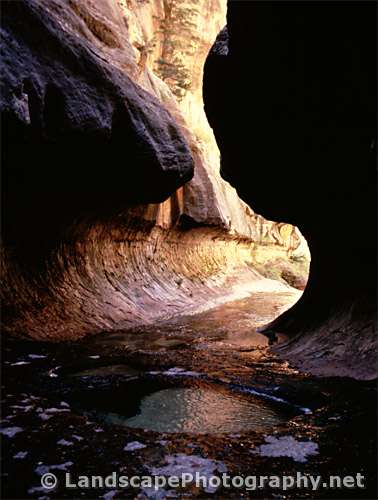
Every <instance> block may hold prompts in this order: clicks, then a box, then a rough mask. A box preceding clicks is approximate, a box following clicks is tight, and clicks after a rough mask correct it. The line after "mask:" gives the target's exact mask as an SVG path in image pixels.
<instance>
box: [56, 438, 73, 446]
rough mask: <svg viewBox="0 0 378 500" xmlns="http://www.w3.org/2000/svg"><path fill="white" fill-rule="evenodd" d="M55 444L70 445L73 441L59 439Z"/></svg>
mask: <svg viewBox="0 0 378 500" xmlns="http://www.w3.org/2000/svg"><path fill="white" fill-rule="evenodd" d="M56 444H58V445H59V446H72V445H73V442H72V441H67V440H66V439H59V441H57V443H56Z"/></svg>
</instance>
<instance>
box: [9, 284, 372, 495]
mask: <svg viewBox="0 0 378 500" xmlns="http://www.w3.org/2000/svg"><path fill="white" fill-rule="evenodd" d="M296 297H297V296H296ZM294 299H295V297H294V296H293V295H292V294H291V293H290V292H287V293H282V292H280V293H276V294H274V293H269V294H267V293H264V294H262V293H261V294H255V295H254V296H253V297H250V298H247V299H242V300H238V301H234V302H232V303H229V304H223V305H222V306H219V307H218V308H216V309H213V310H211V311H207V312H203V313H201V314H197V315H195V316H188V317H184V318H179V319H178V318H177V319H174V320H170V321H167V322H165V323H161V324H158V325H153V326H148V327H144V328H138V329H134V330H132V331H127V332H116V333H114V332H113V333H110V334H107V333H104V334H102V335H98V336H96V337H92V338H90V339H88V340H84V341H82V342H77V343H72V344H67V343H66V344H46V343H35V342H21V341H17V342H16V341H7V342H3V356H2V371H3V377H2V424H1V430H2V434H3V436H2V447H3V448H2V458H3V465H2V498H5V499H6V498H14V499H16V498H17V499H24V498H43V499H48V498H105V499H110V498H138V499H140V500H142V499H146V498H155V499H160V498H211V497H212V498H220V499H225V500H226V499H233V498H263V499H270V498H287V499H298V498H324V499H328V498H330V499H331V498H334V499H352V498H369V499H375V498H377V491H376V465H377V463H376V449H377V448H376V421H377V420H376V406H377V404H376V403H377V394H376V384H375V383H373V382H356V381H353V380H350V379H346V378H324V379H321V378H316V377H313V376H311V375H308V374H303V373H299V372H298V371H297V370H295V368H293V367H291V366H289V365H288V364H287V363H285V362H283V361H282V360H280V359H278V358H277V357H276V356H275V355H273V354H271V353H270V352H269V351H268V346H267V340H266V338H265V337H264V336H262V335H261V334H259V333H257V331H256V328H257V327H258V326H260V325H262V324H264V323H266V322H268V321H269V320H270V319H272V318H273V317H275V316H277V315H278V314H279V312H281V311H282V310H284V309H285V308H287V307H288V305H289V304H290V303H292V301H293V300H294ZM138 380H143V381H144V382H143V383H146V384H152V385H153V384H154V383H156V380H159V381H160V382H161V383H163V385H164V386H165V387H171V386H172V387H177V386H180V387H190V388H192V389H193V388H198V389H200V390H203V389H204V388H207V387H209V384H211V385H212V386H216V387H218V388H219V390H221V391H230V390H232V391H235V390H237V391H244V392H246V393H248V394H250V393H251V394H255V395H256V393H257V394H262V395H263V396H262V397H263V398H265V399H264V400H265V401H270V402H271V403H270V404H276V403H277V400H276V399H275V398H278V399H280V400H284V401H287V402H289V403H290V405H288V406H287V407H288V408H291V409H292V411H291V413H290V412H289V414H288V417H287V419H285V420H283V421H281V422H279V423H277V424H276V425H274V426H272V427H271V428H269V427H268V428H267V429H266V430H264V431H263V430H261V429H258V428H256V429H255V430H253V429H252V430H251V429H249V430H244V431H241V432H238V433H233V432H229V433H215V434H214V433H210V432H207V433H200V434H197V433H183V432H180V433H169V432H156V431H152V430H144V429H139V428H131V427H130V428H129V427H125V426H122V425H118V424H115V423H109V422H107V421H101V419H98V418H96V414H95V413H90V412H88V411H86V410H88V408H89V406H90V405H92V406H93V405H94V406H95V407H96V406H98V408H100V409H102V410H103V411H106V409H107V407H108V406H109V408H110V409H111V410H112V411H114V408H115V409H117V408H119V407H122V408H127V407H130V408H131V407H132V406H133V405H135V404H136V402H135V391H134V390H133V389H132V387H133V385H132V384H133V383H134V384H135V381H138ZM130 387H131V389H130ZM254 397H255V396H254ZM257 399H258V398H257ZM275 401H276V403H274V402H275ZM278 404H279V403H278ZM209 405H210V406H211V403H209ZM302 408H308V409H310V410H311V412H308V411H307V412H305V411H304V410H301V409H302ZM228 410H229V411H230V412H231V413H232V411H233V409H232V407H231V408H227V405H225V407H224V414H226V413H227V411H228ZM211 412H212V408H211V407H210V408H209V413H210V414H211ZM213 413H214V412H213ZM218 413H219V410H218ZM231 417H232V415H231ZM213 418H214V421H215V422H216V421H217V415H216V414H214V417H213ZM235 418H238V416H237V415H235ZM267 436H268V440H266V437H267ZM276 438H284V439H283V440H282V441H281V442H282V443H284V442H285V443H286V444H285V446H286V448H285V449H286V450H287V448H288V447H289V448H290V443H294V447H295V446H299V452H300V453H299V455H298V454H297V456H296V455H295V453H294V454H292V455H291V456H278V457H277V456H275V457H272V456H263V455H262V454H261V453H260V454H259V453H258V450H259V449H260V446H262V445H264V444H266V443H267V442H268V441H269V440H271V441H272V440H273V441H274V440H275V439H276ZM273 441H272V442H273ZM276 442H277V440H276ZM298 442H299V443H300V444H299V445H298ZM135 443H137V444H135ZM288 443H289V444H288ZM304 443H305V444H304ZM308 443H310V444H308ZM306 446H309V447H310V448H311V447H312V448H313V449H315V448H316V450H317V451H316V454H315V453H314V454H311V453H310V454H309V455H306V454H303V456H302V455H301V453H302V451H303V450H304V448H305V447H306ZM290 453H291V452H290V451H289V455H290ZM182 454H183V455H186V456H189V457H192V456H195V457H200V458H197V460H203V459H209V460H211V461H214V463H215V462H216V463H220V464H222V467H224V468H225V469H226V470H227V472H228V473H229V474H230V475H241V476H250V475H254V476H259V475H261V476H267V475H269V476H273V475H277V476H283V475H295V474H296V473H298V472H301V473H303V474H311V475H321V476H322V478H325V479H328V477H329V476H330V475H341V476H346V475H355V474H357V473H360V474H362V475H363V476H364V477H365V485H366V487H365V488H364V489H360V488H358V489H323V488H322V489H319V490H317V491H312V490H311V489H296V488H292V489H289V490H286V491H283V490H282V489H280V488H271V487H268V486H265V487H264V488H262V489H258V490H256V491H245V490H244V489H243V488H240V489H239V488H232V489H228V488H227V489H226V488H223V487H220V488H218V489H216V491H212V492H206V491H204V490H203V489H201V488H196V487H194V486H190V487H187V488H186V489H185V490H172V489H171V490H168V491H167V490H165V491H158V492H154V491H150V490H148V489H143V488H139V489H138V488H126V489H117V488H103V489H101V488H99V489H96V490H93V489H91V490H88V489H87V490H75V491H72V490H67V489H65V488H64V487H63V486H62V485H58V486H57V487H56V488H55V489H54V490H44V489H43V488H42V487H41V484H40V476H41V475H42V474H43V473H44V472H46V471H51V472H54V473H55V474H56V475H57V477H58V479H61V478H63V476H64V474H65V472H66V471H69V472H70V473H71V474H72V477H77V476H79V475H102V476H106V475H109V474H111V473H112V472H114V471H116V472H118V473H119V474H123V475H127V476H129V477H130V476H133V475H151V471H152V470H158V469H159V468H162V467H163V468H164V466H166V464H167V463H168V462H169V457H172V456H180V457H182ZM282 454H284V453H281V455H282ZM51 466H55V467H51Z"/></svg>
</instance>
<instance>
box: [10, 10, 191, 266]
mask: <svg viewBox="0 0 378 500" xmlns="http://www.w3.org/2000/svg"><path fill="white" fill-rule="evenodd" d="M71 4H72V2H71V3H70V2H67V3H66V4H64V5H62V4H61V3H60V2H55V1H52V2H50V1H47V2H32V1H30V2H28V1H25V2H3V4H2V10H3V13H2V15H3V19H2V23H3V27H2V51H3V61H4V62H3V64H2V77H3V78H2V87H1V94H2V96H1V110H2V113H3V122H2V126H3V134H4V135H3V145H4V191H5V193H4V196H5V198H4V204H5V206H6V212H5V220H4V238H5V241H6V243H8V242H9V243H11V244H13V243H17V246H18V248H19V249H20V248H21V246H24V250H25V253H24V255H23V257H24V258H27V257H30V255H27V252H32V251H33V246H34V245H32V244H31V243H32V242H33V241H34V240H35V239H39V240H40V245H39V246H43V245H44V244H45V242H46V240H48V239H49V240H50V241H49V244H51V243H52V238H51V233H52V232H53V230H52V228H53V227H55V230H56V231H55V232H56V233H57V235H58V233H59V230H61V228H62V227H63V226H64V225H66V224H67V222H70V221H72V219H73V218H74V217H78V216H81V215H88V214H91V215H93V214H96V213H97V214H101V215H106V214H109V213H110V214H113V213H117V211H120V210H124V209H125V207H126V206H127V204H132V203H134V204H135V203H146V202H158V201H162V200H164V199H165V198H167V196H168V195H169V194H170V193H171V192H172V191H173V190H175V189H176V188H177V187H178V186H180V185H182V184H183V183H184V182H186V181H187V180H188V179H190V178H191V176H192V174H193V159H192V154H191V152H190V149H189V147H188V145H187V142H186V140H185V138H184V136H183V134H182V132H180V129H179V127H178V125H177V122H176V121H175V120H174V119H173V117H172V116H171V114H170V113H169V112H168V111H167V109H166V108H165V107H163V106H162V105H161V103H159V101H158V100H157V99H156V98H155V97H154V96H153V95H152V94H150V93H148V92H146V91H144V90H143V89H142V88H141V87H140V86H138V85H136V84H135V83H134V82H133V80H132V76H133V72H135V71H136V64H135V63H134V65H133V60H132V58H131V56H130V53H131V51H132V49H131V47H130V46H129V45H128V44H127V42H126V40H125V39H121V41H122V44H123V52H122V53H123V54H125V55H124V59H125V60H126V61H128V62H129V67H128V68H127V71H121V70H120V69H119V67H118V66H119V65H118V66H117V65H116V64H114V63H113V64H112V63H111V62H110V61H107V60H106V58H105V57H104V54H103V53H101V51H100V50H99V49H98V47H96V44H95V43H94V42H93V41H90V40H88V39H86V37H85V36H81V37H80V36H78V33H80V30H81V29H82V28H81V23H82V19H81V17H80V15H78V13H77V9H76V10H75V9H74V8H73V7H74V5H73V4H72V5H71ZM79 14H80V12H79ZM87 22H89V21H88V19H87ZM108 24H109V25H110V26H111V23H108ZM90 26H92V31H94V32H95V33H96V34H97V36H98V37H102V38H103V39H104V43H105V42H106V44H107V45H109V43H110V40H113V38H111V34H112V31H111V29H110V28H109V26H107V25H105V24H101V23H100V21H98V23H97V24H94V20H92V24H90ZM114 36H115V35H114ZM117 36H118V35H117ZM114 40H115V38H114ZM114 43H115V41H114ZM114 43H113V45H114ZM117 43H118V45H119V44H120V43H121V42H120V41H118V42H117ZM113 45H112V46H113ZM63 206H64V210H63V209H62V207H63ZM8 215H9V218H8V217H7V216H8ZM47 232H48V233H49V236H47ZM20 239H21V241H20ZM46 244H47V242H46ZM40 250H41V248H38V249H37V252H40Z"/></svg>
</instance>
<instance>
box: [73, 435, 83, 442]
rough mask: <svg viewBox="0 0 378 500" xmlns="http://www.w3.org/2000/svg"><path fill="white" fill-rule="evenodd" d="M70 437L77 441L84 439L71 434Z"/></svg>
mask: <svg viewBox="0 0 378 500" xmlns="http://www.w3.org/2000/svg"><path fill="white" fill-rule="evenodd" d="M72 437H73V438H74V439H76V440H77V441H82V440H83V439H84V438H83V437H81V436H78V435H77V434H72Z"/></svg>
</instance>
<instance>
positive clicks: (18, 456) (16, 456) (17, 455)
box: [13, 451, 28, 459]
mask: <svg viewBox="0 0 378 500" xmlns="http://www.w3.org/2000/svg"><path fill="white" fill-rule="evenodd" d="M27 454H28V452H27V451H19V452H18V453H16V454H15V455H13V458H17V459H23V458H25V457H26V456H27Z"/></svg>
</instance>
